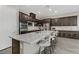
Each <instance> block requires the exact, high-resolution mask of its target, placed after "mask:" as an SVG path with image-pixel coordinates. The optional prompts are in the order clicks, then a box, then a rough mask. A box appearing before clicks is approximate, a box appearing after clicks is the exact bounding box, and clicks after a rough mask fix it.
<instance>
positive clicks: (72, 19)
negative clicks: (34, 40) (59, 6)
mask: <svg viewBox="0 0 79 59" xmlns="http://www.w3.org/2000/svg"><path fill="white" fill-rule="evenodd" d="M51 26H77V16H68V17H61V18H54V19H52V20H51Z"/></svg>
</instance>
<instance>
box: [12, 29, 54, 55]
mask: <svg viewBox="0 0 79 59" xmlns="http://www.w3.org/2000/svg"><path fill="white" fill-rule="evenodd" d="M51 33H53V31H48V30H47V31H38V32H32V33H26V34H20V35H13V36H11V38H12V53H13V54H19V53H21V51H20V49H21V48H22V53H23V54H24V53H25V54H32V53H37V52H38V51H39V46H38V45H37V43H38V42H39V41H40V40H44V38H45V37H47V36H50V35H51ZM28 50H29V51H28Z"/></svg>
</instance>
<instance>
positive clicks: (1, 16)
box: [0, 6, 18, 50]
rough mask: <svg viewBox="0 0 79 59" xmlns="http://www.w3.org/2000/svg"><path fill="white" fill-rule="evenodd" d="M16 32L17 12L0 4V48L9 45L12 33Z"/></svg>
mask: <svg viewBox="0 0 79 59" xmlns="http://www.w3.org/2000/svg"><path fill="white" fill-rule="evenodd" d="M13 32H15V33H18V12H17V11H16V10H14V9H12V8H9V7H7V6H0V50H2V49H4V48H7V47H9V46H11V38H9V36H10V35H11V34H12V33H13Z"/></svg>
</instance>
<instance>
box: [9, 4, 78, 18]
mask: <svg viewBox="0 0 79 59" xmlns="http://www.w3.org/2000/svg"><path fill="white" fill-rule="evenodd" d="M9 7H12V8H15V9H17V10H20V11H22V12H24V13H26V14H29V13H30V12H33V13H35V14H37V19H43V18H48V17H53V16H55V15H61V14H65V13H72V12H78V11H79V5H9Z"/></svg>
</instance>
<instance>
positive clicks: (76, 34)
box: [58, 30, 79, 39]
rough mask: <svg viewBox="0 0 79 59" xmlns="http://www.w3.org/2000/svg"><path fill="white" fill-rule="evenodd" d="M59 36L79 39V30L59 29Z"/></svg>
mask: <svg viewBox="0 0 79 59" xmlns="http://www.w3.org/2000/svg"><path fill="white" fill-rule="evenodd" d="M58 36H59V37H65V38H72V39H79V31H63V30H61V31H59V34H58Z"/></svg>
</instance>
